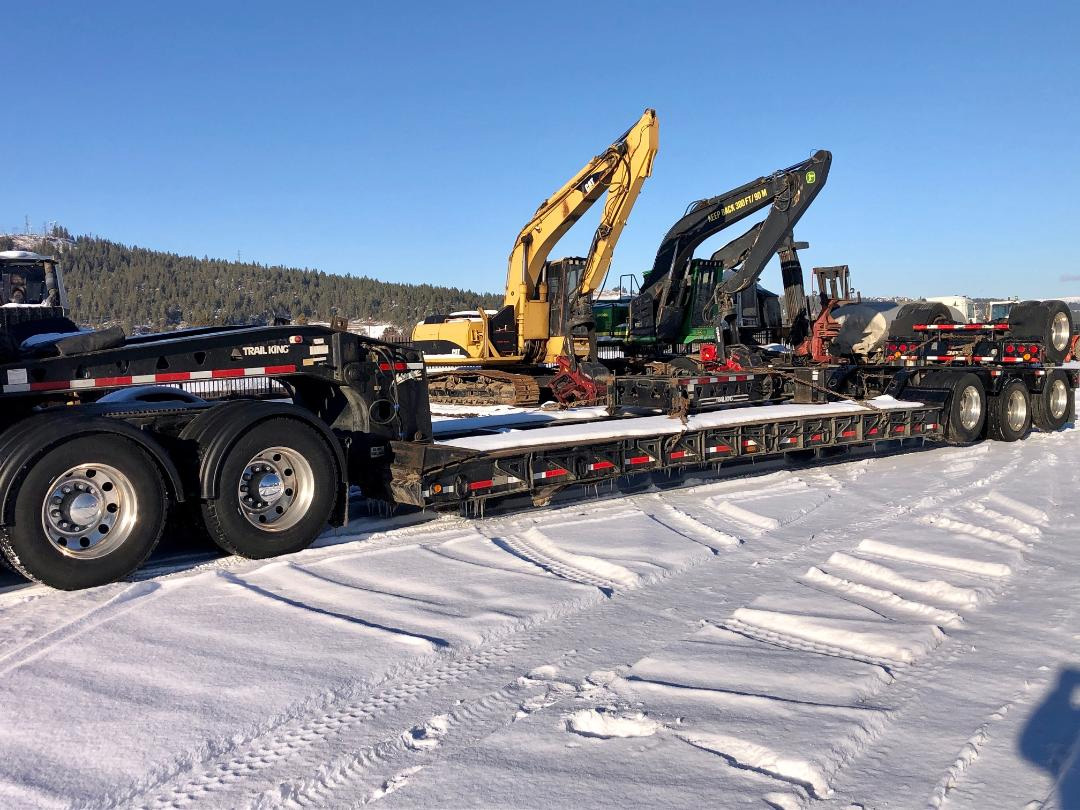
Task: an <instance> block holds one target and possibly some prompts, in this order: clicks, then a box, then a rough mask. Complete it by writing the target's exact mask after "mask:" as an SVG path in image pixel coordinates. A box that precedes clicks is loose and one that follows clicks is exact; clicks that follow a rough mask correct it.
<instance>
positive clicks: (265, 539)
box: [201, 418, 338, 559]
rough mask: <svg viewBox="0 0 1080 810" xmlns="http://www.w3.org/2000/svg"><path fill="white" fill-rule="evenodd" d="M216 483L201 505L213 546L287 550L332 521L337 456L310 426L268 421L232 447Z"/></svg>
mask: <svg viewBox="0 0 1080 810" xmlns="http://www.w3.org/2000/svg"><path fill="white" fill-rule="evenodd" d="M217 489H218V494H217V497H216V498H213V499H209V500H207V501H206V502H205V503H203V504H202V507H201V511H202V517H203V521H204V522H205V524H206V528H207V530H208V531H209V533H210V537H211V538H212V539H213V540H214V542H215V543H217V545H218V546H220V547H221V548H222V549H223V550H225V551H227V552H228V553H230V554H238V555H240V556H241V557H248V558H250V559H265V558H266V557H275V556H277V555H279V554H290V553H292V552H295V551H300V550H301V549H304V548H307V546H309V545H311V541H312V540H313V539H314V538H315V537H316V536H318V534H319V533H320V532H321V531H322V529H323V527H324V526H326V524H327V522H328V521H329V519H330V513H331V511H332V510H333V508H334V503H335V501H336V500H337V492H338V473H337V462H336V460H335V459H334V455H333V452H332V451H331V449H330V447H329V446H328V445H327V443H326V441H325V440H324V439H323V438H322V436H320V435H319V434H318V433H316V432H315V431H314V430H313V429H312V428H310V427H308V426H307V425H305V424H303V423H302V422H299V421H297V420H295V419H287V418H278V419H269V420H267V421H265V422H260V423H259V424H258V425H256V426H255V427H253V428H252V429H251V430H249V431H247V432H246V433H245V434H244V435H243V436H242V437H241V438H239V439H238V440H237V441H236V442H235V443H234V444H233V445H232V447H230V448H229V450H228V452H227V454H226V456H225V459H224V462H223V463H222V465H221V473H220V477H219V480H218V488H217Z"/></svg>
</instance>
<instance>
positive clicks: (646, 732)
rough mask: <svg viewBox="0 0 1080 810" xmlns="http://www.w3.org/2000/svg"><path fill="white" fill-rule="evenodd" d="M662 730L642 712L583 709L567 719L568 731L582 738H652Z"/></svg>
mask: <svg viewBox="0 0 1080 810" xmlns="http://www.w3.org/2000/svg"><path fill="white" fill-rule="evenodd" d="M660 728H661V726H660V724H659V723H657V722H656V721H655V720H650V719H649V718H648V717H646V716H645V715H644V714H642V713H641V712H634V713H633V714H611V713H608V712H605V711H602V710H600V709H581V710H580V711H576V712H574V713H573V714H571V715H569V716H568V717H567V718H566V730H567V731H570V732H573V733H574V734H580V735H581V736H582V737H596V738H599V739H601V740H610V739H613V738H616V737H618V738H625V737H651V736H652V735H653V734H655V733H656V732H657V731H659V730H660Z"/></svg>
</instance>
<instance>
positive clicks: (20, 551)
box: [0, 434, 168, 591]
mask: <svg viewBox="0 0 1080 810" xmlns="http://www.w3.org/2000/svg"><path fill="white" fill-rule="evenodd" d="M88 463H89V464H93V463H99V464H108V465H110V466H112V467H115V468H116V469H118V470H120V471H121V472H123V473H124V474H125V475H126V476H127V477H128V478H129V479H130V481H131V483H132V485H133V487H134V491H135V500H136V507H135V515H136V518H135V525H134V527H133V528H132V530H131V534H130V536H129V537H128V538H127V539H126V540H125V541H124V543H123V544H122V545H120V546H119V547H117V548H116V549H114V550H113V551H111V552H110V553H108V554H106V555H105V556H103V557H100V558H98V559H77V558H74V557H70V556H67V555H65V554H63V553H62V552H60V551H59V550H58V549H57V548H56V546H55V545H54V543H53V542H52V541H51V540H50V539H49V538H48V537H47V536H46V534H45V530H44V528H43V527H42V525H41V507H42V503H43V502H44V499H45V497H46V496H47V493H48V487H49V485H50V484H51V483H52V482H53V481H54V480H55V479H56V478H57V477H58V476H60V475H62V474H63V473H64V472H65V471H67V470H69V469H71V468H73V467H76V466H78V465H80V464H88ZM14 497H15V505H14V506H15V510H14V515H15V520H14V524H13V525H12V526H8V527H5V529H4V532H3V535H2V536H0V551H2V552H3V555H4V558H5V559H6V560H7V562H8V564H10V565H11V567H12V568H14V569H15V570H16V571H18V572H19V573H20V574H22V575H23V576H25V577H28V578H29V579H33V580H35V581H37V582H41V583H43V584H45V585H49V586H51V587H53V588H60V589H62V590H66V591H70V590H77V589H79V588H92V587H94V586H96V585H105V584H106V583H109V582H115V581H116V580H118V579H122V578H123V577H125V576H127V575H128V574H130V573H131V572H132V571H134V570H135V569H136V568H138V567H139V566H140V565H142V564H143V562H145V561H146V558H147V557H149V556H150V553H151V552H152V551H153V550H154V547H155V546H156V545H157V544H158V540H160V539H161V532H162V530H163V529H164V527H165V518H166V514H167V511H168V498H167V495H166V491H165V484H164V482H163V480H162V477H161V472H160V471H159V470H158V468H157V465H156V464H155V463H154V461H153V460H152V459H151V458H150V456H149V455H148V454H147V453H146V452H145V451H144V450H143V449H142V448H140V447H139V446H138V445H137V444H136V443H135V442H133V441H131V440H130V439H126V438H123V437H121V436H116V435H111V434H110V435H103V434H92V435H88V436H80V437H78V438H76V439H72V440H70V441H65V442H63V443H62V444H60V445H58V446H56V447H54V448H52V449H51V450H48V451H46V452H45V453H44V454H43V455H42V456H40V457H39V458H38V459H37V460H36V461H35V462H34V463H33V464H32V466H31V467H30V470H29V472H28V473H27V474H26V475H25V476H24V477H23V479H22V483H21V484H20V486H19V489H18V492H17V493H15V495H14Z"/></svg>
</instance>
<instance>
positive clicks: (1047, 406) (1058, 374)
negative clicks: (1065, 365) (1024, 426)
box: [1031, 368, 1076, 433]
mask: <svg viewBox="0 0 1080 810" xmlns="http://www.w3.org/2000/svg"><path fill="white" fill-rule="evenodd" d="M1075 397H1076V389H1074V388H1073V387H1072V385H1071V384H1070V382H1069V375H1068V374H1066V373H1065V372H1064V371H1063V370H1061V369H1060V368H1055V369H1051V370H1050V371H1049V372H1048V373H1047V375H1046V380H1045V381H1044V382H1043V388H1042V391H1040V392H1039V393H1037V394H1032V396H1031V422H1032V424H1033V425H1035V427H1037V428H1038V429H1039V430H1042V431H1046V432H1048V433H1049V432H1052V431H1055V430H1061V428H1062V427H1064V426H1065V422H1067V421H1068V419H1069V414H1071V413H1072V412H1073V407H1074V405H1075Z"/></svg>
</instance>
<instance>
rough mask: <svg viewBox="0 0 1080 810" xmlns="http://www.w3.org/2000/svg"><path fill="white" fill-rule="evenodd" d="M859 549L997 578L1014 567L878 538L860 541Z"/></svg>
mask: <svg viewBox="0 0 1080 810" xmlns="http://www.w3.org/2000/svg"><path fill="white" fill-rule="evenodd" d="M858 550H859V551H862V552H865V553H866V554H873V555H874V556H877V557H885V558H886V559H890V560H903V561H904V562H913V563H919V564H920V565H928V566H932V567H934V568H945V569H947V570H950V571H960V572H962V573H965V574H978V575H981V576H985V577H995V578H1004V577H1007V576H1009V575H1010V574H1012V569H1011V568H1010V567H1009V566H1007V565H1005V564H1004V563H994V562H986V561H984V560H975V559H972V558H971V557H951V556H948V555H945V554H934V553H933V552H929V551H916V550H915V549H911V548H905V547H904V546H896V545H893V544H892V543H882V542H880V541H878V540H863V541H862V542H860V543H859V546H858Z"/></svg>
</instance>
